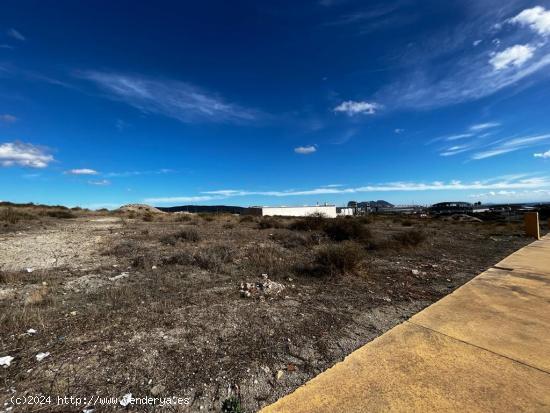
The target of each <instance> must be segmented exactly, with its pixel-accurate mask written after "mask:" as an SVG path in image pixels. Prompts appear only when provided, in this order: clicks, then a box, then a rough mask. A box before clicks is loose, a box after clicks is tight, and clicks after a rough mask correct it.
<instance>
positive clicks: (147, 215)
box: [141, 212, 155, 222]
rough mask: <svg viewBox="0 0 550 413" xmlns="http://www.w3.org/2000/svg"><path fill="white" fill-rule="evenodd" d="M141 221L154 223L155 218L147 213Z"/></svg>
mask: <svg viewBox="0 0 550 413" xmlns="http://www.w3.org/2000/svg"><path fill="white" fill-rule="evenodd" d="M141 219H142V220H144V221H145V222H153V221H154V220H155V216H154V215H153V214H152V213H151V212H146V213H145V214H143V216H142V217H141Z"/></svg>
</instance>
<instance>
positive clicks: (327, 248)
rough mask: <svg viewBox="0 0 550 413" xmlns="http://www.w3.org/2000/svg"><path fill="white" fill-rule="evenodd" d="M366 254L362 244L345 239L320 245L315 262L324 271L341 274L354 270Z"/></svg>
mask: <svg viewBox="0 0 550 413" xmlns="http://www.w3.org/2000/svg"><path fill="white" fill-rule="evenodd" d="M364 256H365V254H364V251H363V248H362V247H361V246H360V245H358V244H357V243H355V242H352V241H344V242H341V243H338V244H327V245H323V246H322V247H320V248H319V249H318V250H317V252H316V254H315V264H317V266H318V268H319V269H320V271H321V272H322V273H325V274H330V275H338V274H340V275H341V274H346V273H349V272H352V271H354V270H355V269H356V268H357V267H358V266H359V264H360V262H361V260H362V259H363V258H364Z"/></svg>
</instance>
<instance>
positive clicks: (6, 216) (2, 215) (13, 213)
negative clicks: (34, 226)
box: [0, 207, 36, 224]
mask: <svg viewBox="0 0 550 413" xmlns="http://www.w3.org/2000/svg"><path fill="white" fill-rule="evenodd" d="M35 218H36V217H35V216H34V215H32V214H29V213H27V212H23V211H17V210H15V209H13V208H10V207H8V208H3V209H2V210H1V211H0V221H3V222H7V223H8V224H16V223H18V222H19V221H20V220H28V219H35Z"/></svg>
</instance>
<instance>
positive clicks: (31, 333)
mask: <svg viewBox="0 0 550 413" xmlns="http://www.w3.org/2000/svg"><path fill="white" fill-rule="evenodd" d="M27 334H28V335H29V336H32V335H33V334H36V330H35V329H34V328H29V329H28V330H27Z"/></svg>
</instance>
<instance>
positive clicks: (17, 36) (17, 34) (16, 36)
mask: <svg viewBox="0 0 550 413" xmlns="http://www.w3.org/2000/svg"><path fill="white" fill-rule="evenodd" d="M7 34H8V36H10V37H11V38H13V39H15V40H19V41H21V42H22V41H24V40H25V36H23V35H22V34H21V32H19V31H17V30H15V29H9V30H8V31H7Z"/></svg>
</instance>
